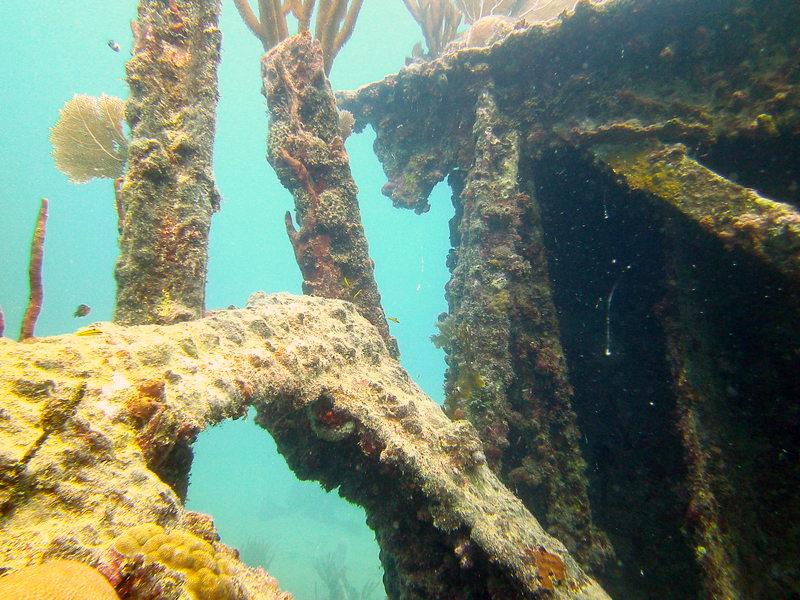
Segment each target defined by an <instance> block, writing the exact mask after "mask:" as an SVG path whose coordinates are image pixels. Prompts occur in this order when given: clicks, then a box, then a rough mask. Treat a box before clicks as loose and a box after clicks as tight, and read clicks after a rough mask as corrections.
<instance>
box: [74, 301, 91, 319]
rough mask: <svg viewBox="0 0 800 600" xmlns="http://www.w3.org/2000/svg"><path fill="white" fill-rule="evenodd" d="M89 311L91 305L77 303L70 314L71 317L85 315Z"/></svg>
mask: <svg viewBox="0 0 800 600" xmlns="http://www.w3.org/2000/svg"><path fill="white" fill-rule="evenodd" d="M90 312H92V307H91V306H89V305H88V304H78V308H76V309H75V312H74V313H73V314H72V316H73V317H85V316H86V315H88V314H89V313H90Z"/></svg>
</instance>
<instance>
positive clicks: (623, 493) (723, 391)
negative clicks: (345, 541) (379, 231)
mask: <svg viewBox="0 0 800 600" xmlns="http://www.w3.org/2000/svg"><path fill="white" fill-rule="evenodd" d="M368 1H369V0H368ZM378 1H383V0H378ZM387 1H388V0H387ZM406 4H407V6H408V7H409V10H411V11H412V14H414V17H415V18H416V19H417V20H418V21H419V22H420V25H421V27H422V29H423V31H424V33H425V38H426V42H427V48H428V52H427V54H426V53H423V52H421V51H419V49H417V51H415V56H413V57H411V58H410V59H409V61H408V65H407V66H406V67H405V68H403V69H402V70H400V71H399V72H398V73H397V74H393V75H389V76H387V77H386V78H385V79H383V80H381V81H377V82H374V83H371V84H369V85H366V86H363V87H361V88H359V89H357V90H352V91H342V92H337V93H336V94H334V93H333V91H332V89H331V86H330V83H329V81H328V79H327V74H328V73H329V72H330V66H331V62H332V60H333V58H334V57H335V55H336V53H337V51H338V50H339V49H340V48H341V47H342V45H343V44H344V43H346V41H347V39H348V37H349V35H350V32H352V29H353V27H354V26H356V18H357V16H358V11H359V8H360V6H361V1H360V0H354V1H352V2H350V3H348V2H346V1H345V2H342V1H336V0H328V1H327V2H326V1H325V0H321V1H320V6H318V7H317V10H318V14H317V18H316V21H315V22H314V23H313V24H312V13H311V9H312V8H313V6H314V2H309V1H308V0H305V1H303V2H301V1H294V2H283V3H282V2H280V1H278V0H276V1H275V2H271V1H270V0H262V1H261V2H259V7H260V9H261V11H260V13H259V14H258V15H256V14H255V13H254V11H253V10H252V9H251V8H250V7H249V5H248V4H247V3H246V2H245V1H244V0H236V5H237V8H239V11H240V13H241V15H242V17H243V19H244V22H245V24H246V25H247V26H248V28H249V29H250V30H251V31H252V33H253V34H255V35H256V36H257V37H259V39H260V40H261V41H263V44H264V48H265V52H266V53H265V54H264V56H263V58H262V60H261V66H262V74H263V93H264V95H265V97H266V101H267V107H268V111H269V131H268V143H267V159H268V161H269V163H270V165H271V166H272V167H273V168H274V169H275V171H276V173H277V174H278V176H279V178H280V181H281V183H282V184H283V185H284V186H285V187H286V188H287V189H288V190H290V191H291V193H292V195H293V197H294V201H295V207H296V214H295V215H294V216H292V215H291V214H286V215H285V216H283V215H276V218H278V219H285V223H286V231H287V237H288V242H287V243H290V244H291V246H292V249H293V251H294V255H295V257H296V260H297V264H298V266H299V268H300V272H301V274H302V277H303V291H304V292H305V295H303V296H293V295H289V294H271V295H267V294H264V293H261V292H257V291H255V290H254V294H253V296H252V297H251V299H250V301H249V303H248V305H247V306H246V307H244V308H230V309H225V310H212V311H207V310H206V306H205V286H206V275H207V262H208V235H209V228H210V224H211V219H212V215H213V214H214V212H215V211H217V210H219V208H220V204H219V194H218V192H217V189H216V186H215V183H214V174H213V170H212V163H211V159H212V145H213V142H214V131H215V109H216V103H217V99H218V98H217V97H218V94H217V71H216V69H217V64H218V62H219V56H220V55H219V53H220V43H221V34H220V31H219V28H218V19H219V11H220V3H219V1H218V0H205V1H202V0H139V8H138V18H137V20H136V22H135V23H134V26H133V31H134V40H135V44H134V49H133V52H132V56H131V58H130V60H129V62H128V63H127V68H126V70H127V82H128V85H129V88H130V96H129V98H128V99H127V101H126V102H125V106H124V114H125V119H126V120H127V123H128V126H129V130H130V135H129V139H127V140H126V141H125V143H124V144H125V148H124V150H125V152H126V153H127V156H126V164H125V169H124V173H122V174H120V175H119V177H117V178H116V184H115V191H116V201H117V209H118V214H119V233H120V235H119V252H120V253H119V258H118V261H117V267H116V273H115V275H116V281H117V291H116V311H115V315H114V320H113V322H99V323H94V324H93V325H91V326H89V327H85V328H82V329H79V330H78V331H76V332H75V333H73V334H67V335H59V336H54V337H45V338H37V337H36V336H35V335H34V326H35V322H36V314H37V311H38V308H39V307H37V302H38V304H39V305H41V288H42V285H43V284H42V281H41V262H42V253H41V244H42V241H43V237H44V235H45V233H44V231H45V229H44V224H45V219H46V214H47V206H46V203H43V206H42V211H41V213H40V219H39V222H38V224H37V229H36V233H35V235H34V240H33V245H32V251H31V303H30V306H29V311H28V313H27V314H26V318H25V323H24V324H23V332H22V335H21V336H20V338H21V339H20V341H15V340H12V339H10V338H8V337H4V338H0V598H22V597H29V596H22V595H20V594H22V593H23V591H26V590H27V591H31V590H33V591H34V592H33V593H35V592H36V590H41V591H40V592H38V593H39V594H40V595H38V596H35V597H41V598H84V599H87V600H90V599H95V598H98V599H99V598H109V599H110V598H122V599H141V600H154V599H162V598H163V599H173V600H178V599H184V600H187V599H196V600H202V599H206V598H208V599H217V598H219V599H234V598H236V599H241V600H247V599H252V600H255V599H279V598H290V597H291V596H290V595H289V594H288V593H286V592H282V591H281V590H280V585H279V582H278V581H276V580H275V579H274V578H273V577H271V576H270V575H269V574H268V573H266V572H265V571H264V570H263V569H254V568H250V567H248V566H247V565H245V564H244V563H243V562H241V561H240V560H239V554H238V551H237V550H236V549H234V548H231V547H228V546H226V545H224V544H223V543H221V542H220V537H219V535H218V534H217V532H216V529H215V526H214V522H213V515H212V516H209V515H204V514H200V513H196V512H192V511H189V510H187V509H186V508H185V507H184V501H185V499H186V493H187V489H188V481H189V476H190V471H191V467H192V443H193V442H194V441H195V440H196V438H197V436H198V434H199V433H200V432H202V431H204V430H205V429H207V428H209V427H210V426H212V425H215V424H218V423H220V422H222V421H224V420H228V419H235V418H240V417H242V416H244V415H245V414H246V413H247V411H248V410H250V409H254V410H255V411H256V414H257V416H256V422H257V423H258V425H260V426H261V427H263V428H264V429H265V430H266V432H268V434H269V435H271V436H272V437H273V438H274V439H275V441H276V443H277V445H278V449H279V451H280V453H281V454H282V455H283V456H284V457H285V459H286V461H287V463H288V465H289V466H290V468H291V469H292V470H293V471H294V473H295V474H296V476H297V477H298V478H300V479H303V480H316V481H318V482H319V483H320V484H321V485H322V486H323V487H324V488H325V489H327V490H334V489H337V490H338V493H339V494H340V495H341V496H342V497H344V498H346V499H347V500H348V501H350V502H352V503H355V504H358V505H360V506H362V507H363V508H364V510H365V512H366V518H367V523H368V525H369V527H370V528H371V529H372V530H373V531H374V533H375V537H376V539H377V542H378V545H379V547H380V560H381V563H382V565H383V568H384V577H383V585H384V588H385V593H386V595H387V596H388V597H389V598H392V599H425V598H437V599H455V600H458V599H464V600H467V599H472V600H477V599H483V598H494V599H517V598H519V599H522V598H541V599H547V598H553V599H563V600H567V599H575V600H578V599H584V600H599V599H605V598H618V599H633V600H639V599H642V600H644V599H652V598H675V599H688V598H705V599H720V600H745V599H767V598H769V599H781V598H786V599H789V598H797V597H798V596H800V560H798V557H800V494H798V490H800V376H798V373H800V212H799V211H798V206H799V205H800V189H799V188H798V178H800V3H797V2H779V1H776V0H710V1H708V2H703V3H698V2H695V1H690V0H610V1H608V2H603V3H590V2H586V1H584V2H580V3H578V4H577V5H576V6H575V7H574V9H572V10H569V11H566V12H565V13H564V14H562V15H561V16H560V17H558V18H557V19H554V20H548V21H546V22H542V23H537V22H534V23H531V22H529V21H526V20H525V19H519V20H515V19H508V18H506V19H499V20H495V21H491V19H490V21H489V22H486V21H482V20H481V19H475V22H476V23H482V25H483V26H484V30H481V31H478V30H477V29H473V34H471V35H468V36H467V39H470V37H471V38H473V39H472V41H471V42H464V41H463V39H462V38H457V37H456V30H455V26H454V25H453V22H452V18H453V13H452V12H448V11H447V10H444V8H442V10H441V11H440V12H438V13H437V12H436V11H435V10H433V8H432V7H435V6H439V7H440V8H441V7H445V5H447V6H450V4H449V2H447V3H446V2H436V1H435V0H430V1H425V0H419V1H417V0H408V2H406ZM290 17H291V18H296V20H297V22H298V30H299V33H297V34H294V35H290V32H289V28H288V27H287V18H290ZM475 27H476V26H475V25H474V26H473V28H475ZM478 38H480V39H478ZM448 39H449V40H450V44H449V45H448V44H447V43H446V42H447V41H448ZM454 40H455V41H454ZM459 40H461V41H459ZM367 126H369V127H371V128H373V129H374V131H375V132H376V135H377V138H376V142H375V146H374V150H375V153H376V155H377V157H378V158H379V159H380V161H381V163H382V165H383V168H384V171H385V174H386V179H387V183H386V185H385V186H384V188H383V190H382V191H383V194H384V195H385V196H387V201H389V200H390V201H391V202H392V203H393V205H394V206H396V207H398V208H402V209H411V210H413V211H416V212H417V213H423V212H425V211H426V210H427V209H428V208H429V205H428V198H429V194H430V193H431V191H432V189H433V188H434V186H436V185H437V184H439V183H440V182H442V181H447V183H448V184H449V186H450V188H451V190H452V202H453V205H454V207H455V216H454V218H453V219H452V221H451V222H450V231H449V236H450V240H451V246H452V249H451V252H450V254H449V256H448V259H447V266H448V268H449V269H450V272H451V279H450V281H449V283H448V284H447V286H446V290H445V294H446V298H447V302H448V306H449V310H448V312H447V313H446V314H443V315H442V316H441V317H440V320H439V324H438V327H439V334H438V335H437V336H435V340H434V342H435V343H436V344H438V345H439V346H440V347H441V348H443V349H444V351H445V354H446V361H447V373H446V381H445V391H446V400H445V404H444V406H439V405H438V404H436V403H435V402H433V401H432V400H431V399H429V398H428V397H427V396H426V395H425V394H424V393H423V392H422V391H421V390H420V389H419V387H418V386H417V385H416V384H415V383H414V381H413V380H412V379H411V377H410V376H409V375H408V374H407V373H406V371H405V370H404V369H403V368H402V367H401V366H400V363H399V362H398V347H397V344H396V342H395V340H394V339H393V338H392V336H391V334H390V331H389V327H388V323H387V316H386V315H385V313H384V310H383V308H382V305H381V297H380V294H379V291H378V286H377V284H376V281H375V277H374V272H373V271H374V264H373V262H372V260H371V258H370V255H369V251H368V244H367V239H366V236H365V233H364V229H363V226H362V223H361V217H360V213H359V206H358V199H357V194H358V190H357V188H356V184H355V182H354V180H353V177H352V175H351V171H350V165H349V159H348V155H347V152H346V151H345V148H344V139H345V138H346V137H347V135H349V134H350V132H351V130H352V131H355V132H356V133H357V132H360V131H361V130H363V129H364V128H365V127H367ZM621 282H624V286H625V288H626V290H627V291H626V292H625V293H621V292H619V291H620V290H621V289H622V287H621V285H622V284H621ZM634 297H635V298H636V300H635V301H634V300H632V298H634ZM598 306H599V307H600V310H601V311H602V310H604V311H605V313H604V314H605V316H606V319H605V322H604V323H598V322H597V318H596V315H597V311H598ZM612 306H613V324H612V323H611V318H612ZM612 325H613V326H612ZM1 327H2V326H1V325H0V328H1ZM589 348H591V349H592V351H589V350H588V349H589ZM597 349H600V351H597ZM609 359H613V360H614V361H616V363H615V364H616V365H617V368H616V369H614V371H613V376H609V375H608V373H609V371H608V369H606V367H605V364H606V363H605V361H607V360H609ZM266 434H267V433H265V435H266ZM634 565H635V566H634ZM642 565H644V566H642ZM645 569H646V571H647V577H646V578H645V577H642V573H641V572H640V571H643V570H645ZM73 588H74V590H73ZM75 590H77V591H75ZM15 594H16V595H15ZM59 594H62V595H59ZM67 594H73V595H67Z"/></svg>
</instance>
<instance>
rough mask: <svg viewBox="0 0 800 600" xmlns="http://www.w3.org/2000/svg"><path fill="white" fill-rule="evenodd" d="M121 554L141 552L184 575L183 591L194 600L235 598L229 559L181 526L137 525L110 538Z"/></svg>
mask: <svg viewBox="0 0 800 600" xmlns="http://www.w3.org/2000/svg"><path fill="white" fill-rule="evenodd" d="M114 548H115V549H116V550H117V552H119V553H120V554H123V555H124V556H130V557H132V556H136V555H137V554H143V555H144V556H145V559H146V560H151V561H154V562H158V563H160V564H161V565H163V566H165V567H167V568H168V569H171V570H172V571H177V572H179V573H181V574H183V575H184V576H185V577H186V590H187V591H188V592H189V595H190V596H191V597H192V598H195V599H196V600H233V599H234V598H236V597H237V595H236V589H235V586H234V583H233V580H232V579H231V577H230V575H231V574H232V571H233V569H232V565H231V563H230V560H229V559H228V558H227V557H226V556H225V555H224V554H221V553H219V552H217V551H216V550H214V547H213V546H212V545H211V544H209V543H208V542H207V541H205V540H203V539H201V538H199V537H197V536H196V535H194V534H192V533H189V532H188V531H184V530H181V529H173V530H171V531H165V530H164V528H163V527H160V526H158V525H156V524H155V523H147V524H145V525H139V526H137V527H133V528H131V529H130V530H128V531H126V532H125V533H124V534H122V535H121V536H119V537H118V538H117V539H116V540H115V541H114Z"/></svg>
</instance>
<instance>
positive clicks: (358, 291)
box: [353, 290, 364, 300]
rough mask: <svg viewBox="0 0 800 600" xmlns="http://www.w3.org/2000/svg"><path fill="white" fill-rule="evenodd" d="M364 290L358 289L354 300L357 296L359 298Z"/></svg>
mask: <svg viewBox="0 0 800 600" xmlns="http://www.w3.org/2000/svg"><path fill="white" fill-rule="evenodd" d="M363 291H364V290H357V291H356V293H355V294H353V300H355V299H356V298H358V297H359V296H360V295H361V292H363Z"/></svg>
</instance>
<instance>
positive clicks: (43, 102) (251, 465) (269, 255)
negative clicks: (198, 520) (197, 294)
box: [0, 0, 452, 600]
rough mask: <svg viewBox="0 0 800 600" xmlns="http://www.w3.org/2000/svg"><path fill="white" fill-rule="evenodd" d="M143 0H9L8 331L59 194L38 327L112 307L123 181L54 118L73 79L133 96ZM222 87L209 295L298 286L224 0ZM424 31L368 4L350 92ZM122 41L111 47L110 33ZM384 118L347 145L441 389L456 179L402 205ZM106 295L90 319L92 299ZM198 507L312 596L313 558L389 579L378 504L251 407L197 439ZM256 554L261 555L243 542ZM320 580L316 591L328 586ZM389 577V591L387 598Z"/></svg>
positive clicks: (422, 363)
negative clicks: (80, 181) (383, 572)
mask: <svg viewBox="0 0 800 600" xmlns="http://www.w3.org/2000/svg"><path fill="white" fill-rule="evenodd" d="M134 16H135V2H134V1H133V0H127V1H122V0H115V1H113V2H108V1H101V0H48V1H45V0H31V1H30V2H26V3H5V5H4V10H3V19H0V40H2V42H1V43H0V64H2V65H3V66H2V69H3V71H2V88H1V89H0V106H1V107H2V110H1V111H0V132H2V140H0V207H2V216H3V218H2V219H0V256H1V257H2V260H0V306H2V308H3V311H4V312H5V317H6V335H8V336H10V337H16V335H17V333H18V331H19V325H20V320H21V316H22V313H23V311H24V309H25V304H26V302H27V293H28V287H27V285H28V284H27V263H28V253H29V244H30V236H31V232H32V230H33V224H34V219H35V215H36V211H37V209H38V201H39V198H41V197H43V196H44V197H47V198H49V199H50V216H49V221H48V230H47V240H46V245H45V258H44V285H45V298H44V305H43V309H42V314H41V317H40V318H39V322H38V326H37V329H36V333H37V335H39V336H47V335H56V334H60V333H65V332H70V331H73V330H75V329H76V328H77V327H79V326H82V325H85V324H87V323H89V322H92V321H100V320H110V318H111V316H112V312H113V303H114V278H113V268H114V261H115V259H116V255H117V247H116V236H117V232H116V214H115V209H114V202H113V191H112V184H111V182H110V181H109V180H95V181H93V182H91V183H89V184H85V185H73V184H70V183H69V182H68V181H67V179H66V177H65V176H64V175H62V174H61V173H59V172H58V171H57V170H56V169H55V165H54V163H53V159H52V157H51V156H50V143H49V140H48V135H49V128H50V127H51V126H52V125H53V124H54V123H55V120H56V118H57V115H58V111H59V108H60V107H61V105H62V104H63V103H64V102H65V101H67V100H68V99H70V98H71V97H72V96H73V95H74V94H76V93H80V94H89V95H100V94H102V93H105V94H111V95H116V96H120V97H123V98H124V97H125V96H126V94H127V90H126V85H125V82H124V65H125V61H126V59H127V56H128V55H129V49H130V44H131V34H130V27H129V23H130V21H131V20H132V19H133V18H134ZM221 29H222V32H223V54H222V64H221V65H220V70H219V81H220V102H219V108H218V121H217V137H216V147H215V158H214V161H215V173H216V178H217V185H218V187H219V189H220V190H221V192H222V196H223V204H222V211H221V212H220V213H218V214H217V215H215V217H214V220H213V225H212V234H211V248H210V266H209V278H208V293H207V306H208V308H220V307H226V306H228V305H230V304H235V305H242V304H243V303H244V302H245V301H246V299H247V297H248V296H249V294H251V293H252V292H253V291H256V290H266V291H268V292H274V291H289V292H293V293H300V284H301V277H300V273H299V270H298V268H297V266H296V264H295V261H294V257H293V255H292V251H291V248H290V245H289V242H288V240H287V237H286V232H285V229H284V225H283V214H284V212H285V211H286V210H287V209H288V208H290V207H291V206H292V200H291V196H290V195H289V194H288V192H286V190H284V189H283V188H282V187H281V185H280V184H279V183H278V181H277V178H276V176H275V174H274V172H273V171H272V168H271V167H270V166H269V165H268V164H267V163H266V159H265V154H266V150H265V139H266V110H265V106H264V98H263V97H262V96H261V93H260V88H261V81H260V68H259V57H260V54H261V46H260V43H259V42H258V41H257V40H256V39H255V37H253V36H252V35H251V34H250V33H249V32H248V31H247V30H246V29H245V27H244V25H243V24H242V23H241V21H240V18H239V15H238V14H237V12H236V10H235V9H234V6H233V3H232V2H229V1H228V0H226V1H225V2H224V3H223V14H222V21H221ZM420 38H421V36H420V33H419V30H418V28H417V25H416V23H415V22H414V21H413V19H412V18H411V17H410V16H409V14H408V13H407V12H406V10H405V8H404V7H403V4H402V2H399V0H398V1H396V2H390V1H388V0H377V1H372V2H366V3H365V6H364V8H363V10H362V12H361V15H360V17H359V21H358V25H357V27H356V30H355V33H354V35H353V38H352V39H351V40H350V42H349V43H348V44H347V45H346V46H345V47H344V49H343V50H342V52H341V53H340V55H339V56H338V57H337V59H336V62H335V64H334V67H333V72H332V74H331V80H332V83H333V86H334V88H335V89H346V88H353V87H356V86H358V85H361V84H364V83H367V82H370V81H373V80H375V79H379V78H381V77H382V76H384V75H385V74H388V73H391V72H394V71H396V70H397V69H399V68H400V67H401V66H402V65H403V61H404V57H405V56H407V55H409V54H410V52H411V47H412V46H413V44H414V43H415V42H417V41H418V40H420ZM110 39H113V40H116V41H117V42H118V43H119V45H120V47H121V51H120V52H119V53H115V52H113V51H112V50H111V49H110V48H109V47H108V45H107V42H108V40H110ZM373 139H374V136H373V134H372V132H371V131H369V130H368V131H365V132H364V133H363V134H361V135H353V136H351V137H350V138H349V140H348V143H347V148H348V151H349V152H350V156H351V162H352V169H353V174H354V177H355V179H356V182H357V183H358V186H359V188H360V190H361V193H360V195H359V200H360V204H361V211H362V218H363V221H364V226H365V228H366V231H367V236H368V239H369V242H370V251H371V255H372V258H373V259H374V261H375V264H376V278H377V280H378V285H379V287H380V291H381V294H382V296H383V305H384V308H385V310H386V314H387V315H389V316H393V317H396V318H398V319H399V320H400V323H399V324H392V325H391V327H392V333H393V334H394V335H395V336H396V337H397V339H398V341H399V344H400V349H401V352H402V362H403V365H404V366H405V367H406V369H408V371H409V373H410V374H411V375H412V376H413V377H414V379H415V381H417V383H418V384H419V385H420V386H421V387H422V389H424V390H425V391H426V392H427V393H428V394H429V395H430V396H431V397H432V398H434V399H435V400H437V401H441V400H442V379H443V373H444V359H443V355H442V353H441V351H439V350H437V349H436V348H434V347H433V345H432V344H431V342H430V339H429V338H430V336H431V335H432V334H433V333H434V323H435V322H436V317H437V315H438V314H439V313H440V312H443V311H444V310H446V304H445V301H444V294H443V287H444V283H445V281H446V280H447V277H448V275H447V271H446V268H445V256H446V254H447V251H448V249H449V246H450V244H449V240H448V233H447V232H448V229H447V220H448V219H449V218H450V217H451V216H452V207H451V205H450V201H449V190H447V188H446V187H445V186H440V187H439V188H437V189H436V190H435V191H434V194H433V197H432V198H431V205H432V207H433V208H432V210H431V211H430V212H429V213H427V214H425V215H422V216H418V215H415V214H413V213H411V212H406V211H399V210H396V209H394V208H392V206H391V203H390V201H389V200H388V199H386V198H384V197H383V196H381V194H380V188H381V186H382V185H383V183H384V182H385V178H384V176H383V172H382V170H381V168H380V165H379V163H378V161H377V159H376V158H375V156H374V155H373V153H372V141H373ZM79 304H87V305H89V306H91V307H92V311H91V314H90V315H88V316H87V317H84V318H81V319H76V318H74V317H73V316H72V315H73V312H74V310H75V308H76V306H77V305H79ZM195 451H196V454H195V463H194V467H193V470H192V483H191V487H190V490H189V499H188V506H189V508H190V509H193V510H198V511H202V512H208V513H210V514H212V515H214V517H215V519H216V523H217V526H218V528H219V530H220V533H221V535H222V539H223V541H224V542H227V543H229V544H231V545H234V546H238V547H242V546H243V545H244V544H246V543H247V542H248V540H251V539H252V538H254V537H258V538H263V539H264V540H266V542H267V543H268V544H269V546H270V547H271V552H272V553H273V554H274V558H273V560H272V562H271V564H270V571H271V572H272V573H273V574H274V575H275V576H276V577H278V579H279V580H280V581H281V583H282V585H283V586H284V587H285V588H286V589H287V590H289V591H292V592H294V593H295V595H296V597H297V598H298V599H300V600H304V599H309V600H311V599H314V598H315V597H316V598H319V599H320V600H322V599H324V598H327V595H326V589H325V587H324V585H323V584H322V582H321V580H320V579H319V578H318V577H317V575H316V571H315V569H314V565H315V562H316V561H318V560H320V559H325V558H326V557H328V556H329V555H330V554H331V553H333V552H336V553H337V556H339V557H342V559H343V566H344V567H345V568H346V569H347V573H348V576H349V578H350V580H351V583H352V584H353V585H354V587H355V588H356V589H360V588H361V587H362V585H364V584H365V583H368V582H370V581H375V580H377V579H379V577H380V571H379V562H378V549H377V545H376V544H375V541H374V538H373V536H372V533H371V531H370V530H369V529H368V528H367V527H366V525H365V524H364V517H363V512H362V511H361V510H360V509H358V508H356V507H352V506H349V505H347V503H346V502H345V501H344V500H342V499H340V498H339V497H338V496H336V495H335V494H325V493H324V492H323V491H322V490H321V489H320V488H319V486H318V485H317V484H316V483H313V482H312V483H301V482H298V481H297V480H296V478H294V476H293V475H292V474H291V472H289V471H288V469H287V467H286V465H285V463H284V462H283V460H282V459H281V458H280V456H279V455H277V453H276V451H275V447H274V444H273V443H272V440H271V439H269V437H268V435H267V434H266V433H265V432H263V431H262V430H260V429H258V428H257V427H256V426H255V425H254V424H253V422H252V421H251V420H248V421H242V422H236V423H227V424H225V425H223V426H221V427H218V428H216V429H214V430H211V431H208V432H205V433H204V434H203V435H202V436H201V437H200V439H199V440H198V442H197V444H196V446H195ZM245 558H247V557H245ZM315 589H316V595H315ZM378 592H379V590H376V591H375V593H374V596H373V597H375V598H378V597H382V594H379V593H378Z"/></svg>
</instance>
